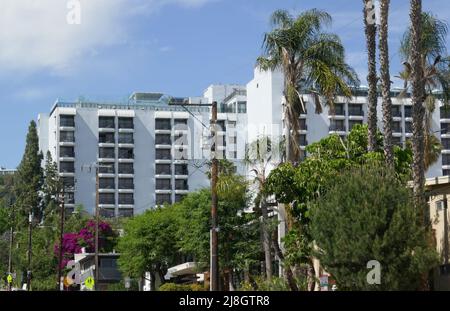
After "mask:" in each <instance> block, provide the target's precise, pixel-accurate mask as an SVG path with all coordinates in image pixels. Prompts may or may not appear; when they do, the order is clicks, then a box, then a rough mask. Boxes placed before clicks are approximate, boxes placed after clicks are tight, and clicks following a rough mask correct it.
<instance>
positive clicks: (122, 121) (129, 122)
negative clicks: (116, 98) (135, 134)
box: [119, 118, 134, 129]
mask: <svg viewBox="0 0 450 311" xmlns="http://www.w3.org/2000/svg"><path fill="white" fill-rule="evenodd" d="M119 129H134V123H133V118H119Z"/></svg>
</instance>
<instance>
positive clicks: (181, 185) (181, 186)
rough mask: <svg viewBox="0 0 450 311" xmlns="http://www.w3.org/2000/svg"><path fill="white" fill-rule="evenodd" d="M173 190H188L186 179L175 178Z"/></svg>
mask: <svg viewBox="0 0 450 311" xmlns="http://www.w3.org/2000/svg"><path fill="white" fill-rule="evenodd" d="M175 190H189V186H188V181H187V180H186V179H176V180H175Z"/></svg>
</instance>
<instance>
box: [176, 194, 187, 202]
mask: <svg viewBox="0 0 450 311" xmlns="http://www.w3.org/2000/svg"><path fill="white" fill-rule="evenodd" d="M185 197H186V195H185V194H175V202H181V201H183V199H184V198H185Z"/></svg>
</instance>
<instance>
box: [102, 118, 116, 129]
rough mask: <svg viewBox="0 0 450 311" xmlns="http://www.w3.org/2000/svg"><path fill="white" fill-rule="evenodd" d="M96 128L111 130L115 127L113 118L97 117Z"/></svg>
mask: <svg viewBox="0 0 450 311" xmlns="http://www.w3.org/2000/svg"><path fill="white" fill-rule="evenodd" d="M98 127H99V128H107V129H113V128H115V127H116V125H115V122H114V117H99V118H98Z"/></svg>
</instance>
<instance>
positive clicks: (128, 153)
mask: <svg viewBox="0 0 450 311" xmlns="http://www.w3.org/2000/svg"><path fill="white" fill-rule="evenodd" d="M133 158H134V153H133V148H119V159H133Z"/></svg>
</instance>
